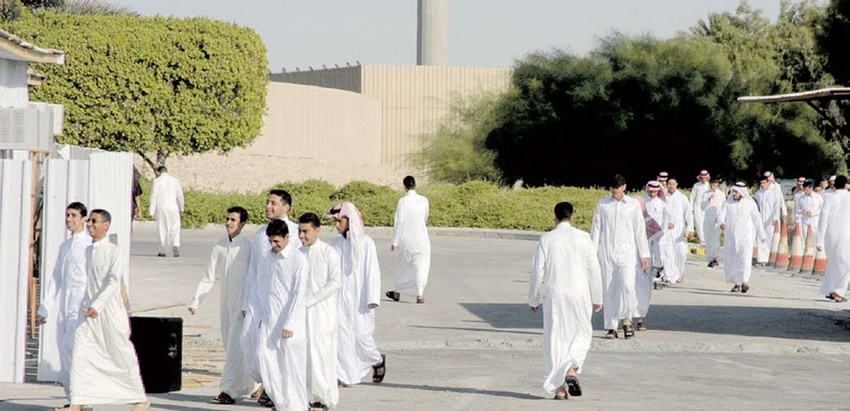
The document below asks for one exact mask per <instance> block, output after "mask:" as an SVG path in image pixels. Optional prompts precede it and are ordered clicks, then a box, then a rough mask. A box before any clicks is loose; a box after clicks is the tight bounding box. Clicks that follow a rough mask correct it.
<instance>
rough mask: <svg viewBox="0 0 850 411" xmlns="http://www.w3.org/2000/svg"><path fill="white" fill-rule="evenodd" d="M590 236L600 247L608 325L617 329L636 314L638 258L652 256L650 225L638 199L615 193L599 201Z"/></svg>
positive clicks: (607, 326)
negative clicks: (618, 196) (650, 254)
mask: <svg viewBox="0 0 850 411" xmlns="http://www.w3.org/2000/svg"><path fill="white" fill-rule="evenodd" d="M590 237H591V238H592V239H593V243H594V244H595V245H596V247H597V250H598V257H599V265H600V268H601V269H602V289H603V293H604V296H603V300H604V301H605V307H604V309H603V312H604V317H605V328H606V329H609V330H613V329H616V328H617V325H618V323H619V321H620V320H622V319H626V318H631V317H634V316H635V311H636V308H637V297H636V296H635V274H636V273H637V270H636V265H635V261H636V259H638V258H647V259H648V258H649V247H648V246H647V242H646V226H645V222H644V218H643V212H642V211H641V209H640V204H639V203H638V201H637V200H635V199H633V198H631V197H629V196H623V198H622V199H621V200H620V201H617V200H615V199H614V197H612V196H608V197H605V198H603V199H601V200H599V203H597V205H596V210H595V212H594V213H593V223H592V226H591V231H590Z"/></svg>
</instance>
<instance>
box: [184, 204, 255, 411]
mask: <svg viewBox="0 0 850 411" xmlns="http://www.w3.org/2000/svg"><path fill="white" fill-rule="evenodd" d="M247 222H248V211H246V210H245V209H244V208H242V207H231V208H229V209H227V217H226V221H225V223H224V228H225V230H226V231H227V237H226V238H223V239H221V240H219V241H218V242H217V243H216V244H215V246H213V249H212V253H210V259H209V262H208V263H207V268H206V270H204V274H203V276H202V277H201V281H200V283H198V288H197V290H196V291H195V295H194V296H193V297H192V301H190V302H189V313H191V314H192V315H195V312H197V310H198V306H199V305H200V304H201V302H202V301H204V299H205V298H206V297H207V295H208V294H209V293H210V291H211V290H212V288H213V286H214V285H215V280H216V278H219V279H221V283H222V286H221V293H220V294H221V297H220V304H219V305H220V307H219V308H220V311H219V312H220V321H221V342H222V345H224V351H225V360H224V368H223V369H222V371H221V381H220V383H219V388H220V390H221V392H220V393H219V394H218V395H217V396H215V398H213V401H214V402H216V403H218V404H233V403H235V402H236V398H239V397H241V396H243V395H246V394H250V393H251V391H252V388H254V381H253V380H252V379H251V377H250V376H248V370H247V369H246V368H245V360H244V358H243V354H242V346H241V338H242V326H243V324H244V318H243V317H242V313H241V311H242V303H243V302H244V301H245V277H246V275H247V274H248V264H249V262H250V261H251V240H249V239H247V238H245V236H243V235H242V229H243V228H244V227H245V223H247Z"/></svg>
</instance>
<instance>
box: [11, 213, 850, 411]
mask: <svg viewBox="0 0 850 411" xmlns="http://www.w3.org/2000/svg"><path fill="white" fill-rule="evenodd" d="M250 232H251V233H253V229H251V230H250ZM368 232H369V233H371V234H372V235H373V238H374V239H375V241H376V243H377V245H378V250H379V259H380V261H381V269H382V274H383V275H382V277H383V288H382V289H383V290H384V291H386V290H390V289H391V288H392V285H393V278H394V273H395V256H394V255H393V254H392V253H390V251H389V249H390V246H389V231H388V230H386V229H370V230H368ZM223 233H224V231H223V229H222V228H208V229H205V230H184V232H183V234H184V235H183V247H182V256H181V257H180V258H177V259H175V258H171V257H168V258H158V257H155V255H156V252H157V246H156V243H155V238H156V233H155V229H154V228H153V226H152V225H150V224H146V223H142V224H138V223H137V226H136V228H135V233H134V240H133V247H132V255H131V281H130V294H131V305H132V308H133V311H134V314H135V315H142V316H157V317H183V318H184V331H183V332H184V340H183V343H184V352H183V389H182V390H181V391H178V392H172V393H168V394H151V395H150V398H151V401H152V402H153V405H154V409H156V410H171V411H184V410H222V409H233V410H243V409H244V410H248V409H254V410H259V409H264V408H262V407H260V406H258V405H257V404H255V403H252V402H249V401H247V400H242V401H240V402H238V403H237V404H236V405H231V406H221V405H215V404H211V403H210V399H211V397H212V396H214V395H215V394H217V393H218V381H217V379H218V376H219V375H220V370H221V365H222V363H223V354H222V351H221V347H220V345H219V330H218V315H217V310H218V294H217V292H218V287H216V289H215V290H214V291H213V294H212V295H211V296H210V297H209V298H208V299H207V300H206V301H205V302H204V303H203V305H202V306H201V310H200V311H199V313H198V315H195V316H189V315H188V312H187V311H186V304H188V301H189V299H190V297H191V296H192V293H193V292H194V288H195V286H196V284H197V281H198V279H199V278H200V275H201V272H202V270H203V267H204V265H205V264H206V259H207V256H208V253H209V251H210V249H211V246H212V244H213V243H214V242H215V241H216V240H217V239H219V238H221V237H222V235H223ZM500 233H501V236H502V237H508V238H502V239H500V238H492V237H496V236H497V234H500ZM500 233H496V232H489V231H483V230H468V231H455V232H453V234H454V235H452V236H448V235H436V236H433V237H432V247H433V251H432V253H433V254H432V255H433V256H432V267H431V277H430V281H429V284H428V289H427V291H426V295H425V297H426V300H427V302H426V304H415V303H414V302H413V301H412V300H411V299H403V300H402V301H401V302H393V301H391V300H388V299H386V298H385V299H384V301H383V302H382V304H381V306H380V307H379V308H378V312H377V331H376V340H377V343H378V346H379V348H380V350H381V351H382V352H384V353H386V355H387V367H388V368H387V377H386V379H385V382H384V383H383V384H380V385H374V384H372V383H371V382H370V380H369V379H368V378H367V380H365V381H367V382H364V383H363V384H361V385H357V386H352V387H349V388H343V389H341V394H340V397H341V398H340V404H339V406H338V407H337V409H338V410H375V411H378V410H398V409H410V410H520V409H535V410H548V409H565V408H569V409H574V410H597V409H604V410H607V409H620V410H622V409H625V410H632V409H634V410H641V409H658V410H667V409H669V410H673V409H676V410H704V409H724V410H753V409H755V410H762V409H788V410H792V409H793V410H801V409H806V410H811V409H850V404H848V403H847V400H846V397H845V396H844V392H845V390H846V388H847V386H848V384H850V375H848V373H847V372H846V370H847V369H848V368H850V345H848V342H850V331H848V324H849V323H850V315H848V312H847V311H846V310H847V308H848V307H850V304H836V303H832V302H829V301H827V300H826V299H824V297H823V296H822V295H820V293H819V292H818V289H819V287H820V281H819V278H813V277H809V276H798V275H790V274H789V273H787V272H784V271H783V272H773V271H770V270H754V272H753V277H752V279H751V282H750V284H751V287H752V288H751V290H750V292H749V293H748V294H739V293H734V294H733V293H730V292H729V289H730V288H731V285H729V284H726V283H724V281H723V274H722V268H721V269H717V268H715V269H709V268H706V267H705V264H704V263H703V261H702V260H701V259H700V258H699V257H697V256H692V257H691V259H690V260H689V261H688V266H687V268H686V276H685V281H684V282H683V283H682V284H678V285H676V286H673V287H669V288H666V289H664V290H661V291H655V292H653V297H652V308H651V310H650V313H649V315H648V317H647V322H646V325H647V327H648V328H649V330H648V331H645V332H638V333H637V336H636V337H635V338H633V339H630V340H624V339H622V338H621V339H617V340H605V339H604V338H602V337H603V335H604V334H605V331H604V330H602V325H601V324H602V315H601V313H598V314H594V337H595V338H594V340H593V344H592V346H591V351H590V353H589V355H588V358H587V361H586V362H585V367H584V372H583V373H582V374H581V375H580V379H581V382H582V385H583V389H584V395H583V396H582V397H577V398H571V399H569V400H568V401H552V400H551V399H550V396H549V395H548V394H546V393H545V392H543V391H542V388H541V385H542V380H543V374H544V369H543V354H542V316H541V314H540V313H538V314H536V315H533V314H531V313H530V312H529V311H528V310H527V308H526V298H527V293H528V276H529V270H530V267H531V257H532V254H533V251H534V247H535V245H536V243H535V242H534V241H529V240H527V239H525V240H521V239H509V238H510V237H527V235H525V236H523V235H516V236H512V235H511V234H510V233H507V234H506V233H505V232H500ZM331 237H332V233H325V235H324V237H323V238H326V239H330V238H331ZM486 237H491V238H486ZM64 403H65V400H64V398H63V393H62V389H61V387H59V386H57V385H55V384H48V383H27V384H0V410H3V411H23V410H33V409H45V408H46V407H56V406H61V405H62V404H64ZM95 409H96V410H98V411H100V410H104V411H112V410H129V409H130V407H129V406H126V405H121V406H111V405H110V406H97V407H95Z"/></svg>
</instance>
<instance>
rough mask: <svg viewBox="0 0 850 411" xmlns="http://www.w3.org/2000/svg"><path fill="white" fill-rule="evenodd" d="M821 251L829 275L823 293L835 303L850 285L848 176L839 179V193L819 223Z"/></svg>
mask: <svg viewBox="0 0 850 411" xmlns="http://www.w3.org/2000/svg"><path fill="white" fill-rule="evenodd" d="M816 238H817V241H816V242H815V244H817V248H818V251H826V255H827V259H826V273H825V274H824V276H823V284H821V288H820V292H821V294H825V295H826V297H827V298H829V299H832V300H833V301H835V302H839V303H843V302H846V301H847V298H846V297H845V296H844V295H845V294H844V293H845V292H846V291H847V282H848V281H850V253H848V252H847V250H850V193H848V192H847V176H837V177H835V192H834V193H833V194H832V195H831V196H830V197H829V198H828V199H827V200H826V201H825V203H824V206H823V210H821V215H820V221H818V232H817V237H816Z"/></svg>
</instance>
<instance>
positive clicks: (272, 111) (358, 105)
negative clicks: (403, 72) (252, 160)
mask: <svg viewBox="0 0 850 411" xmlns="http://www.w3.org/2000/svg"><path fill="white" fill-rule="evenodd" d="M268 87H269V89H268V96H267V97H266V103H267V106H268V112H267V114H266V116H265V118H264V120H263V122H264V123H263V129H262V132H261V133H260V136H259V137H257V139H256V140H255V141H254V143H253V144H252V145H251V146H250V147H248V148H247V149H246V151H247V152H248V153H250V154H258V155H272V156H279V157H285V158H314V159H319V160H331V161H344V162H349V163H360V164H380V163H381V152H382V150H381V103H380V101H378V100H377V99H374V98H370V97H368V96H364V95H361V94H357V93H352V92H348V91H341V90H335V89H330V88H322V87H313V86H304V85H298V84H288V83H277V82H269V86H268Z"/></svg>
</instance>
